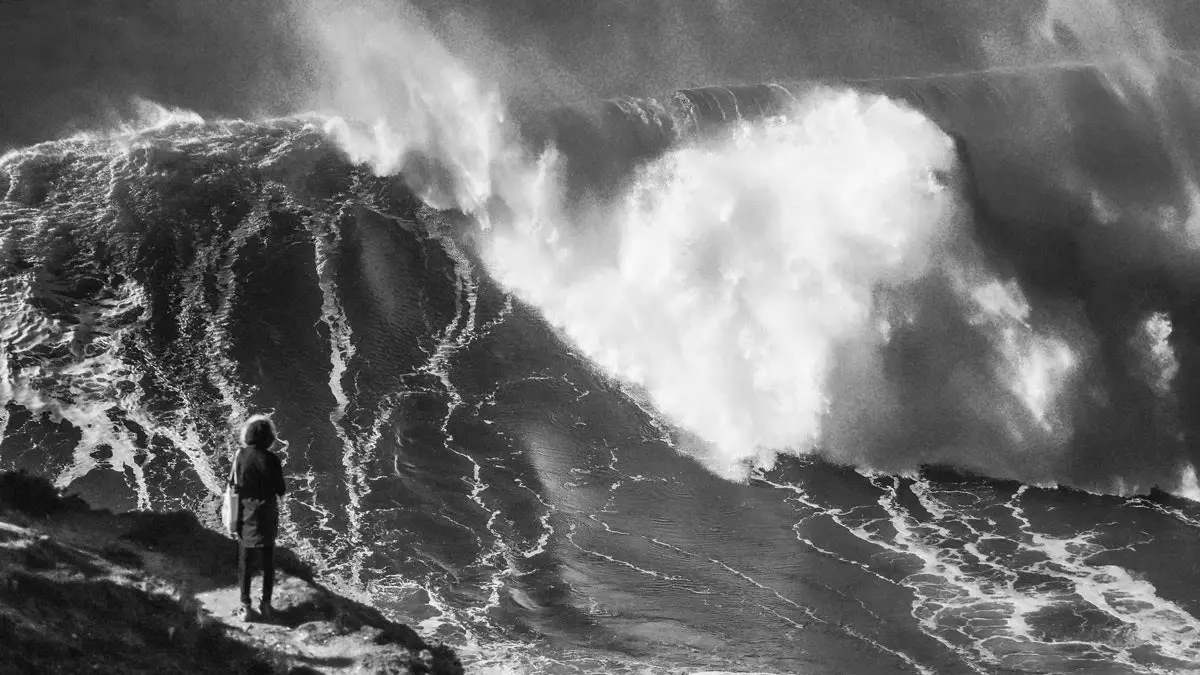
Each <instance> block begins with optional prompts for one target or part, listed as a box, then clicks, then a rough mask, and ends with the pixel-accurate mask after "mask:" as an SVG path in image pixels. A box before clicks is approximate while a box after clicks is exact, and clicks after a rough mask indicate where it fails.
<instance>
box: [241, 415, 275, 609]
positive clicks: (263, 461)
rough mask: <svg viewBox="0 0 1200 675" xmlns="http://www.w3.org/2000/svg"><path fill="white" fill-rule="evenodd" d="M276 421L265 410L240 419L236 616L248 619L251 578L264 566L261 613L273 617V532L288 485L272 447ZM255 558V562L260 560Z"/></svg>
mask: <svg viewBox="0 0 1200 675" xmlns="http://www.w3.org/2000/svg"><path fill="white" fill-rule="evenodd" d="M276 438H277V436H276V432H275V423H274V422H272V421H271V418H269V417H267V416H266V415H254V416H253V417H251V418H250V419H248V420H246V423H245V424H243V425H242V434H241V441H242V450H241V451H240V452H238V454H237V457H236V458H234V460H233V461H234V471H233V485H234V490H235V491H236V492H237V496H238V507H237V524H236V527H235V529H234V532H235V533H236V534H237V538H238V544H239V546H238V551H239V554H238V577H239V581H240V582H241V591H242V608H241V610H240V612H239V614H238V616H239V617H240V618H241V619H242V620H243V621H249V620H250V619H251V618H253V616H254V612H253V610H252V609H251V605H250V581H251V579H252V578H253V577H254V567H255V566H260V567H261V568H262V575H263V580H262V601H261V602H260V603H259V615H260V616H261V617H262V618H263V619H270V618H271V591H272V589H273V588H274V586H275V537H276V536H277V535H278V534H279V498H280V497H282V496H283V493H284V492H285V490H286V488H285V486H284V482H283V465H282V464H281V463H280V461H279V456H278V455H276V454H275V453H274V452H271V446H273V445H274V444H275V441H276ZM256 563H257V565H256Z"/></svg>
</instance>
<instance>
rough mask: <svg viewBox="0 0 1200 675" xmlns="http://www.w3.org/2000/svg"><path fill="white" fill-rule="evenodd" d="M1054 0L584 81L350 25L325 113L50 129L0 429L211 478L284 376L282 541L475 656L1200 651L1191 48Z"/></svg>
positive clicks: (141, 483) (5, 189)
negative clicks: (1023, 33) (996, 13)
mask: <svg viewBox="0 0 1200 675" xmlns="http://www.w3.org/2000/svg"><path fill="white" fill-rule="evenodd" d="M1049 5H1050V9H1049V10H1047V11H1048V12H1050V13H1051V14H1053V12H1054V11H1060V12H1061V13H1063V16H1060V17H1058V19H1057V20H1058V21H1059V23H1057V24H1055V25H1056V26H1057V27H1056V28H1055V30H1054V31H1051V33H1050V34H1049V36H1048V37H1047V38H1046V39H1048V40H1058V41H1059V42H1064V41H1066V42H1071V44H1073V45H1075V46H1076V47H1077V49H1076V52H1077V54H1081V56H1080V57H1079V58H1075V59H1071V60H1064V59H1059V60H1057V61H1055V62H1053V63H1051V64H1040V65H1028V64H1025V65H1019V66H1012V67H1003V68H1001V67H992V68H987V69H984V70H971V71H959V72H949V73H944V74H940V75H924V76H919V77H918V76H910V77H887V78H879V77H875V78H858V77H856V78H831V77H824V78H809V79H803V80H801V79H778V78H777V79H775V80H773V81H764V82H761V83H755V84H744V85H739V86H719V87H718V86H713V87H691V88H685V89H678V90H676V91H674V92H670V91H668V92H665V93H662V94H658V95H639V96H625V97H613V98H609V99H606V100H596V101H591V102H587V103H571V104H569V105H568V104H563V103H556V104H555V105H554V106H551V107H546V108H539V107H537V106H531V105H530V103H529V101H528V100H527V98H526V99H524V100H522V101H521V102H519V103H518V102H517V101H516V97H514V98H513V99H509V98H507V97H506V96H505V90H504V88H503V87H502V86H499V85H495V86H493V83H490V82H488V81H486V80H485V79H483V77H482V76H481V75H478V74H476V73H475V72H473V71H472V70H471V68H470V67H468V65H467V64H466V62H465V61H463V60H461V59H459V58H458V57H457V56H456V55H455V54H454V53H452V50H450V49H449V48H448V47H446V46H445V44H444V43H443V42H442V41H440V40H439V39H438V38H437V37H435V36H434V35H433V34H431V33H429V32H428V31H426V30H425V29H424V28H422V27H421V24H420V22H419V21H416V22H415V23H414V22H410V23H406V22H405V21H406V20H408V19H411V18H412V16H414V15H404V16H401V17H399V18H397V17H394V16H391V17H389V21H386V22H377V23H373V24H370V25H366V26H365V25H363V24H355V23H353V21H351V20H349V19H347V21H349V23H339V21H334V20H330V21H328V22H324V23H322V25H323V26H325V27H324V28H323V29H321V30H317V31H315V35H314V36H313V37H312V39H314V40H316V41H317V43H319V44H323V45H325V46H326V47H327V48H328V53H329V54H331V56H329V57H328V61H327V62H326V65H327V66H328V67H330V68H334V69H335V70H336V72H338V73H343V74H347V75H346V77H345V78H344V79H342V80H340V81H339V85H338V87H335V89H337V91H336V92H335V95H334V96H333V98H331V99H329V100H330V101H333V102H334V103H331V104H330V105H328V106H324V107H322V106H316V107H315V108H314V109H315V110H316V111H315V112H306V113H303V114H295V115H290V116H282V117H272V116H267V115H261V116H258V117H251V116H246V118H245V119H232V118H227V117H222V116H216V117H214V116H211V115H209V116H202V115H199V114H197V113H194V112H189V111H187V110H182V109H173V108H169V107H164V106H160V105H157V104H154V103H150V102H149V101H141V102H139V103H137V105H136V106H135V107H136V109H137V113H138V114H137V115H135V116H134V117H133V118H132V119H131V120H127V121H125V122H124V123H122V124H115V125H111V124H110V125H107V126H105V125H96V126H95V128H94V129H93V130H90V131H81V132H77V133H63V134H59V136H58V137H56V138H52V139H49V140H46V141H45V142H41V143H37V144H33V145H26V146H22V147H18V148H16V149H13V150H11V151H9V152H7V153H6V154H4V155H3V156H2V157H0V195H2V196H3V200H2V201H0V305H2V312H0V401H2V403H3V408H2V409H0V469H5V470H7V469H12V468H24V469H27V470H31V471H34V472H37V473H39V474H42V475H46V476H49V477H51V478H53V479H54V480H55V482H56V483H57V484H58V485H60V486H61V487H64V488H66V489H69V490H71V491H74V492H78V493H80V494H81V495H83V496H84V497H85V498H86V499H87V500H88V501H89V502H91V503H92V504H94V505H96V506H101V507H107V508H112V509H117V510H126V509H147V508H153V509H176V508H186V509H197V510H203V509H215V508H216V505H215V502H214V497H215V495H217V494H218V493H219V491H220V488H221V476H223V475H224V473H225V472H226V471H227V469H228V462H229V459H230V457H231V454H232V452H233V450H234V446H233V437H234V432H235V429H236V427H237V425H238V423H239V422H240V421H241V420H242V419H244V418H245V417H246V416H247V415H249V414H251V413H253V412H259V411H266V412H270V413H272V414H273V415H274V417H275V419H276V421H277V423H278V425H279V427H280V430H281V436H282V438H283V440H284V446H283V447H282V449H281V450H280V452H281V454H282V456H283V457H284V465H285V469H286V472H287V479H288V483H289V488H290V494H289V496H288V499H287V500H286V501H285V503H284V506H283V514H284V522H285V527H284V534H283V535H282V536H283V538H284V543H285V544H286V545H288V546H290V547H293V548H295V549H297V550H299V551H300V552H302V553H303V554H305V555H307V556H309V557H310V558H311V559H313V560H316V561H319V564H320V567H321V569H322V571H323V573H324V574H325V575H326V576H327V578H329V579H331V580H333V581H334V582H335V583H337V584H338V585H340V586H341V587H343V588H344V589H346V590H347V592H350V593H353V594H356V595H358V596H360V597H362V598H363V599H365V600H367V601H369V602H371V603H373V604H374V605H376V606H378V607H380V608H381V609H383V610H384V611H386V612H389V613H390V614H392V615H393V616H394V617H395V618H397V619H399V620H402V621H406V622H409V623H412V624H413V625H415V626H417V627H418V628H419V629H421V630H422V631H423V632H424V633H426V634H428V635H430V636H433V637H435V638H438V639H442V640H445V641H447V642H449V643H452V644H454V645H456V646H458V647H460V648H461V650H462V652H463V654H464V656H465V660H466V661H467V664H468V670H469V671H470V672H479V673H547V674H549V673H695V674H700V673H773V674H779V673H864V674H877V673H878V674H883V673H939V674H940V673H1068V672H1078V673H1130V674H1133V673H1180V672H1190V671H1200V619H1198V618H1197V617H1200V592H1198V591H1197V590H1196V588H1197V582H1198V581H1200V565H1198V564H1197V563H1196V561H1197V560H1198V559H1200V543H1198V540H1197V532H1198V529H1200V506H1198V505H1197V504H1196V500H1197V499H1200V484H1198V482H1197V476H1196V468H1195V465H1196V450H1195V447H1196V446H1195V438H1196V434H1197V432H1198V431H1200V429H1198V427H1197V422H1196V419H1197V418H1196V416H1195V415H1194V414H1191V412H1190V411H1191V409H1192V408H1193V407H1194V405H1195V403H1196V402H1197V391H1198V390H1197V389H1196V387H1194V386H1193V383H1194V382H1195V381H1196V375H1197V374H1200V361H1198V355H1200V351H1198V348H1200V324H1197V322H1196V320H1195V316H1196V313H1195V302H1196V299H1197V298H1200V289H1197V288H1196V279H1197V277H1196V273H1195V271H1194V270H1195V269H1196V264H1197V260H1200V258H1198V257H1197V256H1198V254H1197V249H1198V248H1200V244H1198V242H1200V239H1198V237H1197V234H1196V223H1195V222H1194V220H1195V213H1196V209H1197V208H1198V207H1197V204H1198V203H1200V202H1198V201H1197V200H1198V195H1200V187H1198V183H1197V180H1196V161H1197V158H1198V157H1200V146H1197V145H1196V142H1195V140H1194V139H1195V138H1200V135H1197V133H1196V132H1197V131H1200V129H1197V126H1198V125H1197V117H1196V114H1195V110H1196V102H1197V99H1196V96H1197V94H1198V93H1200V89H1197V85H1196V82H1195V76H1196V73H1195V67H1194V66H1192V65H1191V61H1189V60H1188V55H1187V54H1185V53H1181V52H1177V51H1175V50H1174V49H1172V48H1171V46H1170V44H1169V43H1168V41H1167V40H1166V38H1164V37H1162V33H1161V32H1160V30H1159V28H1158V27H1156V26H1155V25H1153V23H1152V22H1151V23H1146V22H1137V21H1133V20H1132V19H1130V16H1134V17H1135V18H1136V17H1137V16H1140V15H1136V14H1131V13H1132V12H1133V10H1122V9H1121V8H1120V7H1119V6H1116V5H1109V4H1107V3H1105V4H1104V5H1103V7H1104V8H1107V10H1111V12H1109V13H1107V14H1106V13H1105V12H1100V13H1099V14H1097V15H1096V16H1098V17H1099V18H1095V17H1094V16H1092V15H1088V17H1090V18H1088V19H1087V20H1086V21H1085V20H1083V19H1080V18H1079V16H1078V15H1075V14H1071V13H1070V12H1069V11H1067V10H1063V9H1062V7H1061V6H1059V5H1069V3H1049ZM1056 8H1057V10H1056ZM1107 10H1106V11H1107ZM414 11H415V10H414ZM1118 19H1121V20H1120V21H1119V20H1118ZM1106 21H1107V22H1108V23H1105V22H1106ZM1089 22H1090V23H1089ZM1064 31H1066V32H1070V31H1074V32H1073V33H1070V36H1073V38H1072V39H1071V40H1068V39H1067V38H1068V37H1070V36H1067V35H1066V33H1064ZM348 35H351V36H354V38H355V39H354V40H348V38H347V36H348ZM396 35H400V36H403V37H404V38H405V40H406V41H404V42H403V44H400V45H397V44H393V43H391V42H389V41H388V40H387V39H385V38H390V37H394V36H396ZM1097 36H1099V37H1097ZM1101 37H1102V38H1104V39H1103V40H1101V39H1100V38H1101ZM1118 37H1119V38H1121V40H1123V42H1121V41H1120V40H1117V38H1118ZM381 40H382V41H383V42H385V43H387V47H386V49H387V50H392V49H395V50H398V52H397V53H398V54H399V55H400V56H403V57H404V58H403V59H398V60H399V61H400V62H399V63H393V62H392V61H391V60H388V59H383V60H381V53H380V52H378V51H375V50H374V45H376V44H377V43H379V42H380V41H381ZM1098 42H1103V43H1104V44H1106V45H1109V46H1111V45H1112V44H1114V43H1119V44H1118V46H1120V45H1124V46H1125V47H1124V48H1123V49H1121V50H1117V51H1115V52H1112V53H1111V54H1110V53H1107V52H1106V53H1105V54H1104V55H1103V57H1101V55H1097V54H1093V53H1088V52H1087V51H1086V50H1084V49H1083V48H1082V47H1079V45H1081V44H1083V45H1087V44H1095V43H1098ZM335 47H336V49H335ZM383 54H385V55H390V54H391V52H390V51H386V50H385V52H383ZM1084 57H1087V58H1084ZM351 74H352V75H353V77H352V76H351Z"/></svg>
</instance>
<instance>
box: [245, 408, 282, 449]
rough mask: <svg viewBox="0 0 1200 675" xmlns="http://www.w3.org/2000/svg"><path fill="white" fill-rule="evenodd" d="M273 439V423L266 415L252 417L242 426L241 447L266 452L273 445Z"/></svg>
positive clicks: (274, 435) (274, 436)
mask: <svg viewBox="0 0 1200 675" xmlns="http://www.w3.org/2000/svg"><path fill="white" fill-rule="evenodd" d="M275 438H276V434H275V423H274V422H273V421H271V418H270V417H267V416H266V415H252V416H251V417H250V419H248V420H246V423H245V424H243V425H242V445H246V446H249V445H253V446H256V447H259V448H262V449H263V450H266V449H267V448H270V447H271V446H272V445H274V443H275Z"/></svg>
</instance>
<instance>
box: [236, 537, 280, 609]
mask: <svg viewBox="0 0 1200 675" xmlns="http://www.w3.org/2000/svg"><path fill="white" fill-rule="evenodd" d="M240 548H241V555H240V556H238V575H239V576H240V577H241V582H242V605H244V606H247V607H248V606H250V580H251V579H252V578H254V558H258V559H259V561H260V563H261V566H262V573H263V583H262V603H263V604H264V605H270V604H271V590H272V589H274V587H275V545H274V544H268V545H267V546H241V547H240Z"/></svg>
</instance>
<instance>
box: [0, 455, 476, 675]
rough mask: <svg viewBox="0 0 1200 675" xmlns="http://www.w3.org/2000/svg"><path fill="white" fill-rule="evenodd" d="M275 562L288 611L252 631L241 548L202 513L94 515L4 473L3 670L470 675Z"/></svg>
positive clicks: (40, 485)
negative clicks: (244, 607) (245, 609)
mask: <svg viewBox="0 0 1200 675" xmlns="http://www.w3.org/2000/svg"><path fill="white" fill-rule="evenodd" d="M276 558H277V563H276V569H277V573H276V590H275V599H274V603H273V604H274V605H275V608H276V612H275V615H274V616H273V617H272V619H271V621H270V622H251V623H247V622H242V621H239V620H238V619H236V618H235V616H234V610H235V609H236V608H237V607H238V601H237V596H238V592H237V588H236V585H237V569H236V560H237V558H236V545H235V544H234V542H232V541H231V540H230V539H229V538H228V537H223V536H221V535H220V534H218V533H216V532H213V531H212V530H210V529H207V528H206V527H204V526H203V525H202V524H201V523H200V522H199V521H198V520H197V519H196V517H195V516H194V515H193V514H191V513H186V512H180V513H153V512H132V513H123V514H113V513H110V512H108V511H98V510H93V509H91V508H89V507H88V506H87V505H86V504H84V503H83V502H82V501H80V500H78V499H76V498H72V497H63V496H62V495H60V494H59V493H58V491H56V490H55V489H54V488H53V487H52V486H51V485H50V484H49V483H48V482H46V481H45V480H43V479H40V478H36V477H32V476H29V475H27V474H23V473H6V474H0V673H4V674H7V673H10V672H12V673H89V672H90V673H255V674H257V673H262V674H264V675H266V674H274V673H280V674H284V673H289V674H300V673H371V674H374V673H387V674H389V675H391V674H401V673H434V674H438V675H441V674H447V675H450V674H455V675H458V674H461V673H462V672H463V668H462V665H461V663H460V662H459V660H458V658H457V656H456V655H455V653H454V650H453V649H451V648H450V647H447V646H445V645H440V644H439V645H430V644H427V643H426V642H425V641H424V640H423V639H422V638H421V636H420V635H418V634H417V633H416V632H415V631H413V630H412V629H411V628H409V627H408V626H405V625H403V624H399V623H395V622H393V621H390V620H388V619H387V618H386V617H384V616H383V615H382V614H381V613H380V612H378V611H377V610H375V609H373V608H371V607H369V606H366V605H364V604H361V603H359V602H355V601H353V600H351V599H348V598H346V597H343V596H341V595H339V594H337V593H335V592H333V591H331V590H330V589H328V588H326V587H325V586H323V585H322V584H321V583H320V582H319V581H318V580H317V579H316V578H315V576H314V575H313V574H312V572H311V568H309V567H308V566H307V565H306V564H305V563H304V562H303V561H301V560H300V559H299V558H298V557H296V556H295V555H294V554H292V553H291V552H290V551H288V550H286V549H282V548H280V549H278V550H277V552H276ZM256 581H257V580H256ZM256 586H257V583H256ZM257 595H258V593H257V588H256V589H255V597H257Z"/></svg>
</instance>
